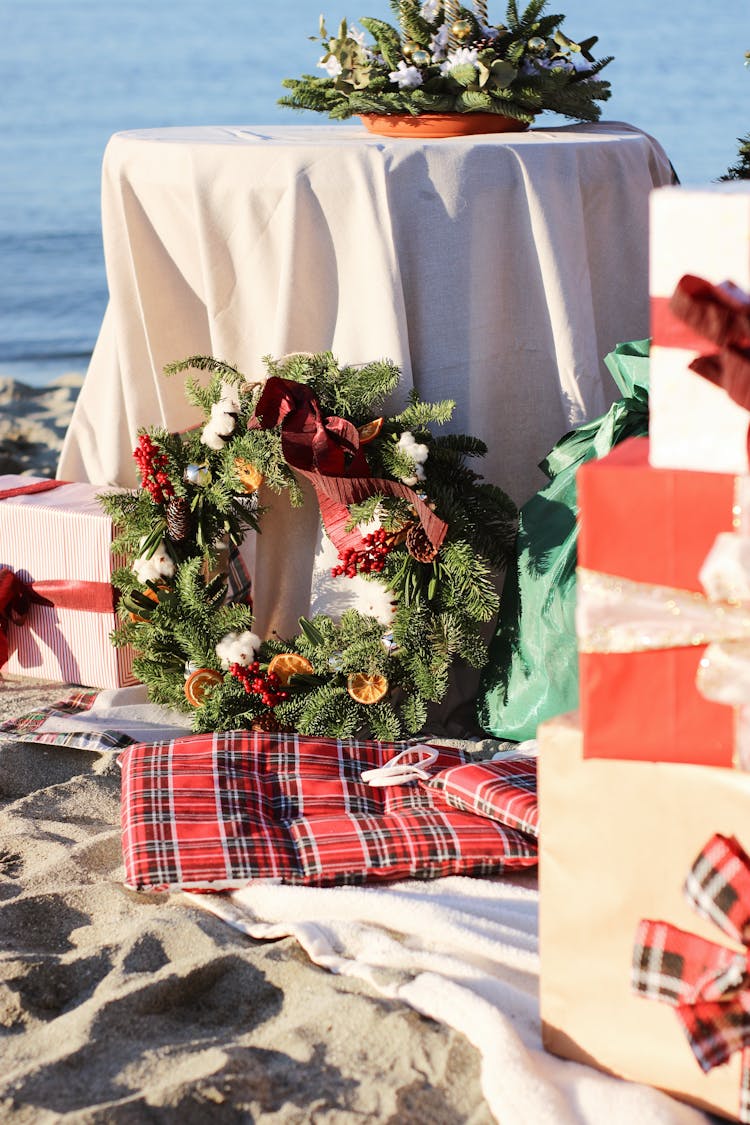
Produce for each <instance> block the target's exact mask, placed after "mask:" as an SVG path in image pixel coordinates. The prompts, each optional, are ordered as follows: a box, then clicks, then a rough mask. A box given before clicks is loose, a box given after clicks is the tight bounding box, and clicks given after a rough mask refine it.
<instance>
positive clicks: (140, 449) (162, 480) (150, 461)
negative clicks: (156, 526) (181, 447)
mask: <svg viewBox="0 0 750 1125" xmlns="http://www.w3.org/2000/svg"><path fill="white" fill-rule="evenodd" d="M133 457H134V458H135V462H136V464H137V466H138V468H139V470H140V473H141V483H142V485H143V487H144V488H145V489H147V490H148V491H149V492H150V493H151V499H152V500H153V502H154V503H155V504H163V503H164V501H165V500H168V499H169V497H170V496H174V488H173V487H172V482H171V481H170V479H169V477H168V476H167V474H166V472H165V471H164V470H165V469H166V467H167V456H166V454H165V453H160V452H159V446H158V445H155V444H154V442H153V441H152V440H151V438H150V437H149V436H148V434H141V436H140V437H139V438H138V445H137V446H136V447H135V449H134V450H133Z"/></svg>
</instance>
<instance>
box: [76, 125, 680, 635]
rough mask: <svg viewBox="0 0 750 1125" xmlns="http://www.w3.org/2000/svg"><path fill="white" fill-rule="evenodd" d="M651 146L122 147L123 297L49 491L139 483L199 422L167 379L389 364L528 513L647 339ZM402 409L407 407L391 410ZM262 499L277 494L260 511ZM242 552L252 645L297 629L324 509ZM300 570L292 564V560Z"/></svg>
mask: <svg viewBox="0 0 750 1125" xmlns="http://www.w3.org/2000/svg"><path fill="white" fill-rule="evenodd" d="M670 175H671V173H670V167H669V161H668V160H667V158H666V156H665V154H664V152H663V151H662V149H661V148H660V146H659V145H658V144H657V143H656V142H655V141H654V140H653V139H652V138H650V137H648V136H646V135H645V134H643V133H641V132H639V131H638V130H636V129H634V128H632V127H631V126H628V125H623V124H619V123H605V124H599V125H575V126H567V127H565V128H561V129H551V130H545V129H533V130H530V131H529V132H528V133H519V134H504V135H495V136H482V137H474V138H458V139H449V140H437V141H435V140H425V141H421V140H410V139H409V140H404V139H394V140H385V139H383V138H379V137H374V136H372V135H371V134H368V133H366V131H365V130H364V129H363V128H361V127H359V126H353V127H349V126H347V127H339V126H334V125H303V126H299V125H289V126H276V127H269V128H263V127H244V128H243V127H236V128H232V127H218V126H217V127H201V128H197V127H196V128H172V129H161V130H143V131H135V132H129V133H120V134H117V135H115V136H114V137H113V138H112V139H111V140H110V142H109V145H108V147H107V150H106V152H105V157H104V168H103V186H102V209H103V232H104V248H105V258H106V266H107V277H108V282H109V291H110V303H109V307H108V310H107V313H106V316H105V320H104V324H103V326H102V330H101V335H100V338H99V340H98V343H97V345H96V349H95V352H94V355H93V358H92V361H91V366H90V368H89V372H88V375H87V378H86V381H85V384H84V387H83V389H82V391H81V395H80V397H79V400H78V403H77V406H76V410H75V414H74V417H73V420H72V424H71V426H70V430H69V432H68V435H67V439H66V442H65V446H64V449H63V453H62V457H61V460H60V464H59V469H58V475H59V476H60V477H62V478H63V479H70V480H92V481H94V482H95V483H97V484H124V485H133V484H134V483H135V482H136V477H135V468H134V463H133V460H132V456H131V451H132V448H133V445H134V442H135V438H136V431H137V429H138V427H139V426H152V425H154V426H158V425H163V426H166V427H167V428H169V429H171V430H176V429H182V428H184V427H187V426H190V425H194V424H195V423H196V422H197V421H198V420H199V419H198V418H197V417H196V414H195V412H194V411H193V409H192V408H191V407H189V406H188V405H187V403H186V402H185V399H184V394H183V388H182V385H181V380H180V379H178V378H172V379H165V378H163V377H162V375H161V372H162V369H163V367H164V365H165V364H167V363H170V362H172V361H175V360H178V359H182V358H184V357H186V356H188V355H191V354H195V353H208V354H212V355H214V356H216V357H217V358H219V359H222V360H226V361H228V362H230V363H235V364H237V365H238V366H239V368H240V369H241V370H242V371H243V372H244V373H245V374H246V375H247V376H248V377H249V378H258V377H259V376H261V375H262V374H263V368H262V364H261V358H262V356H264V355H266V354H271V355H274V356H281V355H284V354H286V353H288V352H291V351H318V350H323V349H328V348H330V349H331V350H332V351H333V352H334V354H335V355H336V356H337V358H338V359H339V361H341V362H344V363H360V362H367V361H369V360H373V359H377V358H381V357H388V358H390V359H392V360H394V361H395V362H396V363H398V364H400V365H401V366H402V368H403V373H404V378H403V381H402V387H401V388H400V391H399V399H400V401H402V400H403V397H404V395H405V394H406V393H407V391H408V389H409V387H410V386H412V385H414V386H416V387H417V389H418V390H419V391H420V393H421V394H422V395H423V396H424V397H425V398H429V399H440V398H453V399H455V400H456V403H457V409H456V413H455V416H454V420H453V423H452V428H453V429H454V430H456V431H460V432H464V433H470V434H475V435H477V436H478V437H481V438H482V439H483V440H484V441H486V442H487V444H488V446H489V453H488V456H487V457H486V458H485V459H484V461H483V462H482V463H481V464H479V465H478V467H479V469H480V470H481V471H482V472H483V473H484V475H485V476H486V477H487V478H488V479H489V480H491V481H493V482H494V483H496V484H499V485H500V486H501V487H503V488H504V489H505V490H506V491H507V492H509V493H510V494H511V495H512V497H513V499H514V500H515V501H516V502H519V503H521V502H523V501H525V500H526V499H527V498H528V496H529V495H530V494H531V493H533V492H534V491H535V490H536V489H537V488H538V487H539V486H540V485H541V483H542V480H543V478H542V475H541V473H540V472H539V471H538V469H537V467H536V466H537V463H538V462H539V460H541V458H542V457H544V456H545V455H546V453H547V452H548V451H549V449H550V448H551V447H552V445H554V443H555V442H556V441H557V440H558V438H559V437H560V435H561V434H562V433H564V432H565V431H566V430H568V429H570V427H571V426H573V425H575V424H577V423H579V422H582V421H585V420H587V419H588V418H591V417H595V416H596V415H598V414H599V413H601V412H602V411H603V410H604V409H605V408H606V407H607V405H608V404H609V402H610V400H611V398H612V396H613V394H614V393H615V389H614V386H613V385H612V384H611V382H610V379H609V376H608V375H607V374H606V372H605V369H604V368H603V366H602V364H601V360H602V357H603V356H604V355H605V354H606V353H607V352H608V351H610V350H611V348H612V347H613V346H614V345H615V344H616V343H618V342H620V341H622V340H627V339H633V338H636V337H643V336H645V335H646V334H647V332H648V276H647V274H648V269H647V254H648V196H649V192H650V191H651V189H652V188H653V187H655V186H658V185H662V184H666V183H668V182H669V181H670ZM393 405H396V404H393ZM270 499H271V498H270V497H264V500H270ZM273 507H274V513H273V521H272V522H271V521H270V520H268V519H267V520H266V522H265V530H264V532H263V535H262V536H259V537H258V538H257V542H256V541H255V540H253V542H252V543H250V544H249V545H248V548H247V550H248V555H249V556H252V554H253V552H254V553H255V558H254V559H253V558H252V557H250V562H251V566H252V568H253V571H254V578H255V590H254V593H255V604H256V607H257V613H258V619H257V621H256V631H258V632H259V633H261V634H267V633H268V632H270V631H271V630H272V629H276V630H277V631H278V632H279V633H280V634H282V635H290V634H293V633H294V632H296V629H297V618H298V616H299V614H300V613H304V612H306V611H307V608H308V604H309V601H310V592H311V582H312V572H313V554H314V544H315V541H316V534H317V525H318V521H317V514H316V511H315V506H314V504H309V505H307V506H306V508H305V510H303V511H295V512H292V511H291V510H290V509H289V507H288V505H287V503H286V501H285V500H284V499H282V500H277V499H276V498H274V499H273ZM289 559H293V560H294V563H293V565H290V564H289V562H288V560H289Z"/></svg>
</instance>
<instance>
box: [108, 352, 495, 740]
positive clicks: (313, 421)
mask: <svg viewBox="0 0 750 1125" xmlns="http://www.w3.org/2000/svg"><path fill="white" fill-rule="evenodd" d="M265 364H266V367H267V377H266V378H265V379H264V380H263V382H258V383H249V382H247V381H246V379H245V377H244V376H243V375H242V374H241V373H240V372H239V371H238V370H237V369H236V368H235V367H233V366H231V365H229V364H225V363H221V362H219V361H218V360H215V359H212V358H210V357H205V356H192V357H190V358H189V359H186V360H184V361H182V362H180V363H177V364H173V365H171V366H170V367H169V368H167V374H173V375H174V374H177V373H187V372H191V373H190V374H189V375H188V377H187V379H186V394H187V396H188V399H189V401H190V402H191V403H192V404H193V405H195V406H197V407H198V408H200V409H201V411H202V412H203V415H204V419H205V421H204V423H203V424H202V425H199V426H198V427H197V428H195V429H193V430H190V431H188V432H186V433H180V434H178V433H170V432H168V431H167V430H164V429H149V430H143V431H140V432H139V437H138V445H137V447H136V449H135V452H134V457H135V459H136V462H137V464H138V468H139V471H140V475H141V481H142V484H141V487H140V488H139V489H137V490H135V491H128V492H115V493H110V494H106V495H103V496H102V497H101V501H102V504H103V505H104V507H105V509H106V510H107V512H108V513H109V515H110V516H111V517H112V519H113V521H114V523H115V525H116V527H117V529H118V531H117V535H116V538H115V541H114V543H113V550H114V551H116V552H120V553H123V554H124V555H125V558H126V561H127V563H128V565H125V566H122V567H120V568H119V569H117V570H116V571H115V573H114V576H113V581H114V583H115V585H116V587H117V588H118V589H119V590H120V591H121V597H120V603H119V607H118V613H119V619H120V621H119V625H118V628H117V630H116V631H115V633H114V634H113V643H114V644H116V645H125V644H132V645H133V646H134V648H135V649H136V652H137V656H136V660H135V664H134V669H135V672H136V675H138V676H139V678H140V679H141V680H142V681H143V682H144V683H145V684H146V685H147V687H148V691H149V696H150V698H151V699H152V700H153V701H154V702H157V703H160V704H163V705H166V706H169V707H172V708H177V709H180V710H183V711H190V712H192V715H193V726H194V729H195V730H197V731H208V730H227V729H237V728H253V729H268V730H274V729H277V730H278V729H287V730H297V731H300V732H301V733H303V734H311V735H324V736H325V735H328V736H337V737H346V736H352V735H354V734H358V733H369V734H370V735H371V736H373V737H375V738H379V739H383V740H389V741H393V740H396V739H398V738H400V737H403V735H404V734H413V733H416V732H417V731H419V730H420V729H421V728H422V727H423V726H424V723H425V721H426V718H427V704H428V703H429V702H430V701H440V700H441V699H442V698H443V697H444V695H445V692H446V690H447V687H448V682H449V673H450V668H451V664H452V662H453V660H454V658H456V657H460V658H462V659H464V660H465V661H467V662H469V663H470V664H471V665H473V666H475V667H481V666H482V665H483V663H484V662H485V661H486V656H487V652H486V646H485V643H484V641H483V639H482V635H481V629H482V625H483V623H484V622H487V621H488V620H489V619H490V618H491V617H492V616H493V615H494V613H495V612H496V610H497V607H498V599H497V594H496V591H495V586H494V582H493V571H497V570H498V569H500V568H501V567H503V566H504V565H505V563H506V561H507V557H508V552H509V550H510V548H511V545H512V542H513V537H514V533H515V517H516V511H515V508H514V506H513V504H512V502H511V501H510V500H509V499H508V497H507V496H506V495H505V493H503V492H502V491H501V490H500V489H499V488H497V487H495V486H494V485H491V484H488V483H486V482H484V481H483V480H482V479H481V477H480V476H479V474H477V473H476V472H474V471H473V470H472V469H471V468H470V467H469V465H468V464H467V461H468V459H469V458H472V457H476V456H480V455H482V454H483V453H484V452H486V447H485V446H484V444H483V443H482V442H481V441H479V440H478V439H476V438H473V437H466V436H462V435H457V434H445V435H441V436H436V435H434V434H433V433H432V429H431V427H433V426H435V425H441V424H443V423H446V422H448V421H449V420H450V418H451V415H452V412H453V408H454V404H453V403H452V402H449V401H444V402H438V403H426V402H422V401H421V400H420V399H419V397H418V396H417V395H416V394H414V393H412V394H411V395H410V396H409V398H408V401H407V403H406V406H405V408H404V409H403V410H401V411H400V412H399V413H397V414H395V415H393V416H391V417H387V416H383V415H381V414H379V413H378V410H379V409H380V407H381V406H382V403H383V402H384V400H385V399H386V397H387V396H388V395H389V394H391V392H392V391H393V390H394V389H395V388H396V386H397V384H398V381H399V377H400V372H399V369H398V367H396V366H395V365H394V364H393V363H390V362H388V361H386V360H384V361H380V362H375V363H369V364H366V365H362V366H339V365H338V363H337V362H336V360H335V359H334V357H333V356H332V355H331V354H330V353H323V354H319V355H294V356H290V357H286V358H285V359H283V360H278V361H274V360H271V359H266V360H265ZM196 371H203V372H207V373H208V376H207V377H204V378H203V379H201V378H199V377H198V375H197V374H195V372H196ZM204 384H205V385H204ZM301 479H306V480H308V481H309V482H310V483H311V484H312V486H313V488H314V490H315V494H316V497H317V500H318V503H319V506H320V513H321V517H322V521H323V525H324V528H325V530H326V532H327V534H328V536H329V537H330V538H331V540H332V541H333V543H334V544H335V546H336V548H337V549H338V553H339V555H338V563H337V565H335V566H334V567H333V571H332V574H333V576H334V577H335V580H336V581H338V582H347V581H349V580H350V579H351V578H352V577H354V576H364V578H365V580H366V581H367V582H372V583H378V584H379V585H380V586H381V588H382V589H383V590H384V592H385V598H384V601H385V604H386V606H387V613H386V615H385V617H386V618H387V619H384V618H383V616H382V615H381V616H380V617H374V616H368V615H365V614H362V613H360V612H359V611H358V610H356V609H348V610H346V611H345V612H344V613H343V614H342V616H341V618H340V620H337V621H335V620H333V618H331V617H329V616H327V615H325V614H317V615H315V616H314V617H312V618H311V619H304V618H303V619H301V620H300V629H301V631H300V633H299V635H298V636H296V637H293V638H290V639H286V640H285V639H282V638H279V637H276V636H273V637H270V638H267V639H262V638H260V637H259V636H257V635H256V634H255V633H254V632H253V631H252V626H253V609H252V605H251V604H250V602H249V601H247V600H244V601H243V600H235V601H232V600H229V599H228V597H227V592H228V580H227V574H226V567H225V566H223V565H222V550H221V548H222V547H226V546H227V545H228V546H229V549H230V550H231V549H233V548H236V547H238V546H239V544H240V543H241V542H242V539H243V537H244V536H245V534H246V533H247V532H248V531H251V530H254V531H258V530H261V523H262V519H263V512H264V509H263V507H262V506H261V504H260V501H259V495H258V490H259V488H261V486H262V485H264V486H265V487H266V488H267V489H269V490H270V491H271V492H277V493H279V492H282V491H284V490H286V492H287V493H288V495H289V498H290V501H291V503H292V504H293V505H299V504H301V503H302V502H303V492H302V488H301V485H300V480H301Z"/></svg>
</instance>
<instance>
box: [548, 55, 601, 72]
mask: <svg viewBox="0 0 750 1125" xmlns="http://www.w3.org/2000/svg"><path fill="white" fill-rule="evenodd" d="M555 61H557V60H555ZM567 62H569V63H570V65H571V67H572V68H573V70H591V67H592V65H593V64H592V63H590V62H589V60H588V59H587V58H586V56H585V55H584V53H583V51H571V52H570V57H569V58H568V59H567Z"/></svg>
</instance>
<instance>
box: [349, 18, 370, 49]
mask: <svg viewBox="0 0 750 1125" xmlns="http://www.w3.org/2000/svg"><path fill="white" fill-rule="evenodd" d="M348 38H349V39H353V40H354V42H355V43H356V44H357V45H358V46H360V47H364V46H365V33H364V31H360V30H359V28H358V27H355V26H354V24H350V25H349V29H348ZM365 49H366V48H365Z"/></svg>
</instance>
